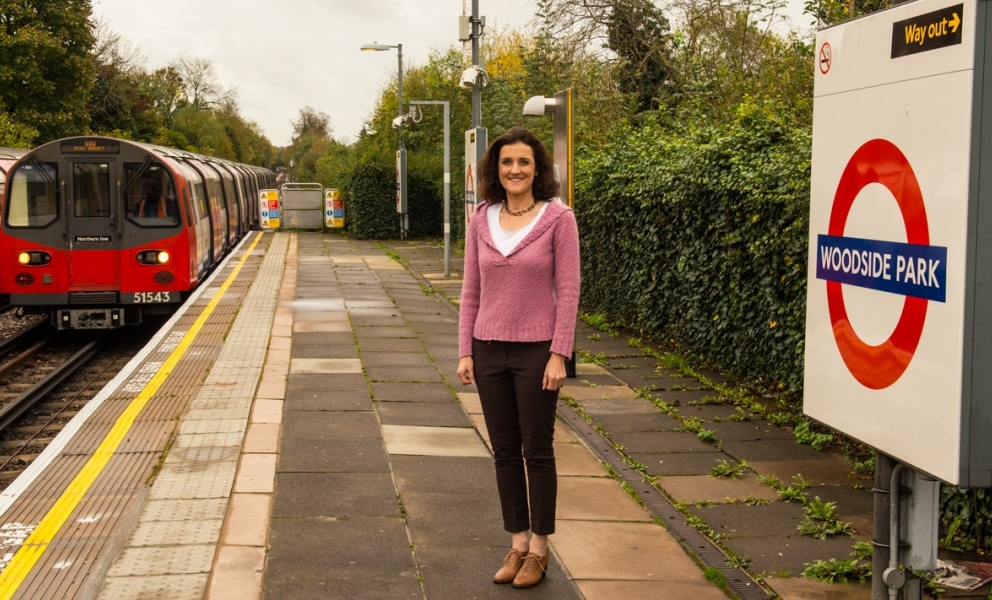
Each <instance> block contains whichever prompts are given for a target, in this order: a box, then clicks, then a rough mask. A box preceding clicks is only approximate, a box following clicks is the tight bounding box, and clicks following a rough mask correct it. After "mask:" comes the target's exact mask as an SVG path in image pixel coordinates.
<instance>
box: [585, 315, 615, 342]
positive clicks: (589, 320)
mask: <svg viewBox="0 0 992 600" xmlns="http://www.w3.org/2000/svg"><path fill="white" fill-rule="evenodd" d="M579 319H581V320H582V321H583V322H584V323H585V324H586V325H588V326H590V327H594V328H596V329H598V330H600V331H602V332H603V333H608V334H609V335H610V336H612V337H615V338H616V337H620V332H619V331H617V329H616V328H615V327H613V325H612V324H611V323H610V321H609V320H608V319H607V318H606V315H604V314H603V313H586V312H580V313H579Z"/></svg>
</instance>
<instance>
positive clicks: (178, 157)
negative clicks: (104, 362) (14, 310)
mask: <svg viewBox="0 0 992 600" xmlns="http://www.w3.org/2000/svg"><path fill="white" fill-rule="evenodd" d="M272 184H273V180H272V173H271V172H270V171H268V170H267V169H260V168H258V167H250V166H247V165H240V164H237V163H232V162H229V161H219V160H215V159H210V158H207V157H203V156H198V155H195V154H191V153H187V152H182V151H177V150H172V149H169V148H161V147H157V146H150V145H147V144H139V143H136V142H129V141H125V140H116V139H112V138H99V137H81V138H68V139H64V140H58V141H55V142H51V143H48V144H45V145H43V146H40V147H38V148H36V149H34V150H32V151H31V152H30V153H28V154H27V155H25V156H24V157H23V158H22V159H21V160H20V161H19V162H18V163H17V164H16V165H15V166H14V167H13V168H12V169H11V170H10V173H9V174H8V176H7V186H6V190H5V194H4V204H3V221H2V231H3V235H2V237H0V293H4V294H9V295H10V302H11V305H12V306H18V307H22V308H23V309H24V310H25V311H28V312H45V313H47V314H48V315H50V317H51V319H52V322H53V324H55V325H56V326H57V327H59V328H60V329H108V328H114V327H121V326H123V325H130V324H137V323H140V322H141V320H142V317H143V316H144V315H149V314H169V313H171V312H172V311H173V310H174V309H175V307H176V306H178V304H180V303H181V302H182V301H183V300H185V298H186V297H187V295H188V293H189V292H190V291H191V290H193V289H194V288H195V287H196V286H197V285H198V284H199V283H200V282H201V281H203V279H204V278H205V277H206V275H207V274H208V273H209V272H210V270H212V269H213V268H214V266H216V265H217V264H218V262H219V261H220V259H221V258H222V257H223V256H224V255H225V254H226V253H227V252H229V251H230V250H231V248H233V247H234V245H235V244H236V243H237V241H238V240H239V239H240V238H241V237H242V236H243V235H245V233H247V232H248V230H249V229H250V228H251V227H252V226H253V225H255V224H257V222H258V211H257V206H258V203H257V202H256V201H255V199H256V198H257V197H258V191H259V189H263V188H266V187H270V186H271V185H272Z"/></svg>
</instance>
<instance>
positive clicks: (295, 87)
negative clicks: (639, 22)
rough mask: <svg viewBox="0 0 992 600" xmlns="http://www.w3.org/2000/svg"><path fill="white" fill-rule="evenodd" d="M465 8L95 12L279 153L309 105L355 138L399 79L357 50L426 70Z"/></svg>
mask: <svg viewBox="0 0 992 600" xmlns="http://www.w3.org/2000/svg"><path fill="white" fill-rule="evenodd" d="M800 2H801V0H791V3H792V4H797V5H798V4H799V3H800ZM479 4H480V13H481V14H482V15H485V16H486V19H487V21H488V24H489V25H493V24H495V25H497V26H498V27H500V28H503V27H505V26H511V27H516V28H524V27H526V26H527V25H528V23H530V21H531V19H532V18H533V14H534V2H533V0H500V1H499V2H494V1H492V0H481V1H480V3H479ZM463 5H464V6H466V7H467V9H468V11H469V12H470V11H471V1H470V0H466V1H465V2H463V1H462V0H405V1H404V0H282V1H279V2H276V1H273V0H227V1H225V2H203V1H202V0H172V1H171V2H168V3H150V2H145V1H141V0H93V12H94V17H95V18H96V19H97V20H99V21H101V22H103V23H104V24H105V25H107V26H108V27H109V28H110V29H111V30H113V31H116V32H118V33H120V34H122V35H124V36H125V38H127V39H128V40H129V41H130V42H132V43H133V44H134V45H136V46H137V47H138V48H139V49H140V50H141V52H142V53H143V54H144V55H145V56H146V57H147V62H146V67H148V68H149V69H156V68H159V67H162V66H165V65H166V64H167V63H169V62H170V61H172V60H173V59H175V58H176V57H177V56H178V55H179V54H180V53H185V54H187V55H189V56H192V57H196V58H205V59H209V60H210V61H211V62H212V63H213V64H214V66H215V68H216V69H217V74H218V76H219V78H220V82H221V84H222V85H223V86H225V87H228V86H233V87H236V88H237V91H238V103H239V106H240V107H241V114H242V115H243V116H244V117H245V118H247V119H249V120H252V121H255V122H256V123H258V124H259V126H261V128H262V131H263V132H264V133H265V135H267V136H268V137H269V139H270V140H271V141H272V143H273V144H275V145H277V146H284V145H287V144H289V142H290V135H291V133H292V126H291V125H290V121H291V120H292V119H294V118H296V116H297V115H298V114H299V110H300V109H301V108H303V107H304V106H308V105H309V106H312V107H313V108H315V109H317V110H320V111H323V112H325V113H327V114H328V115H330V117H331V127H332V128H333V130H334V135H335V137H337V138H338V139H341V140H344V141H351V140H352V139H353V138H354V137H355V136H356V135H357V134H358V132H359V131H360V130H361V127H362V123H363V122H364V121H365V120H366V119H367V118H368V117H369V116H370V115H371V113H372V109H373V107H374V106H375V101H376V99H377V98H378V96H379V93H380V90H381V89H382V88H383V86H385V85H387V84H388V83H389V82H390V81H392V80H393V79H394V78H395V74H396V62H397V61H396V52H395V50H393V51H390V52H375V53H366V52H360V51H359V47H360V46H361V45H362V44H367V43H372V42H378V43H381V44H390V45H395V44H403V66H404V70H406V69H407V68H408V67H409V66H412V65H418V64H419V65H422V64H425V63H426V62H427V58H428V55H429V53H430V51H431V49H435V48H442V49H443V48H447V47H449V46H451V45H453V44H459V42H458V39H457V38H458V16H459V15H461V14H462V7H463ZM465 93H469V92H468V91H467V90H466V92H465ZM483 102H484V100H483ZM484 109H485V108H484V105H483V110H484Z"/></svg>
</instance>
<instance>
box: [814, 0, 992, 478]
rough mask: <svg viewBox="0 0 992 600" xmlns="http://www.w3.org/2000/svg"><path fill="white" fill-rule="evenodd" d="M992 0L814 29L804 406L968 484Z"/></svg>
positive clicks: (987, 219) (981, 408)
mask: <svg viewBox="0 0 992 600" xmlns="http://www.w3.org/2000/svg"><path fill="white" fill-rule="evenodd" d="M986 4H987V3H986V2H978V1H976V0H964V1H963V2H962V1H954V0H941V1H938V0H917V1H915V2H909V3H906V4H900V5H897V6H896V7H893V8H890V9H888V10H885V11H882V12H879V13H875V14H873V15H870V16H868V17H865V18H862V19H858V20H854V21H851V22H848V23H845V24H843V25H839V26H836V27H832V28H829V29H825V30H823V31H821V32H819V34H818V35H817V38H816V57H817V58H816V60H817V64H816V71H815V92H814V96H815V100H814V105H813V106H814V109H813V166H812V191H811V206H810V240H809V280H808V292H807V294H808V296H807V300H808V304H807V312H806V362H805V365H806V367H805V400H804V412H805V413H806V414H807V415H809V416H810V417H812V418H814V419H816V420H818V421H821V422H823V423H825V424H827V425H829V426H831V427H833V428H835V429H838V430H839V431H842V432H844V433H846V434H847V435H850V436H852V437H854V438H856V439H858V440H860V441H862V442H864V443H866V444H869V445H871V446H873V447H875V448H877V449H878V450H880V451H881V452H884V453H885V454H888V455H890V456H892V457H893V458H896V459H898V460H900V461H902V462H904V463H907V464H909V465H910V466H912V467H914V468H916V469H918V470H920V471H923V472H926V473H929V474H931V475H933V476H935V477H937V478H939V479H941V480H943V481H945V482H947V483H951V484H955V485H960V486H962V487H992V58H990V60H988V61H986V59H985V56H984V53H985V49H986V47H987V46H989V44H990V43H992V31H990V26H989V20H990V15H989V11H988V10H987V7H986ZM983 150H984V152H983ZM983 155H984V161H983V160H982V159H983ZM983 166H984V168H983Z"/></svg>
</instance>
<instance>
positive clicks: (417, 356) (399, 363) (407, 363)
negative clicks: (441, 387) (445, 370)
mask: <svg viewBox="0 0 992 600" xmlns="http://www.w3.org/2000/svg"><path fill="white" fill-rule="evenodd" d="M362 363H363V364H365V365H366V366H368V367H427V368H433V367H434V363H432V362H431V360H430V359H429V358H427V356H426V355H424V354H422V353H413V352H372V351H363V352H362Z"/></svg>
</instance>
